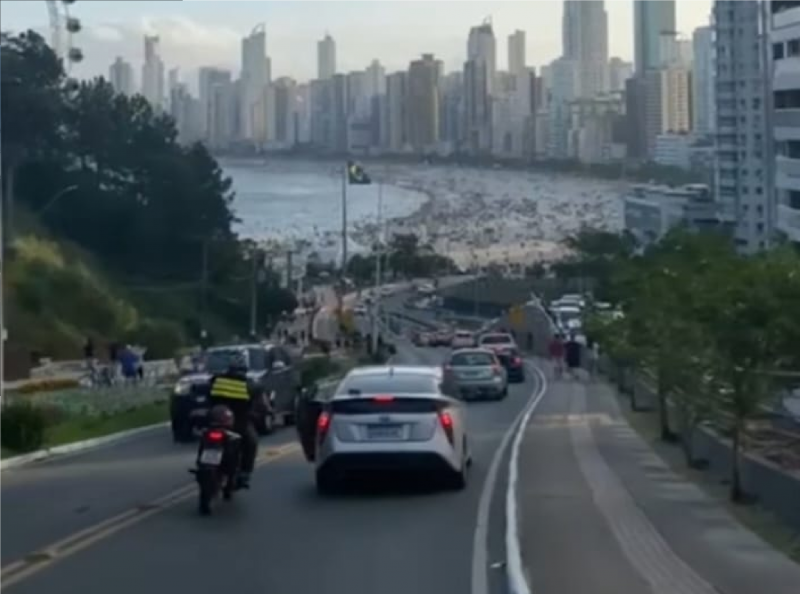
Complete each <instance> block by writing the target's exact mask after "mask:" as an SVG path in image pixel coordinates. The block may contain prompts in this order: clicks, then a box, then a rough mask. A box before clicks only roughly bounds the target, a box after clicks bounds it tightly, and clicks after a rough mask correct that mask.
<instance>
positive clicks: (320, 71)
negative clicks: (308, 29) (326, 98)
mask: <svg viewBox="0 0 800 594" xmlns="http://www.w3.org/2000/svg"><path fill="white" fill-rule="evenodd" d="M334 74H336V42H335V41H334V40H333V37H331V36H330V35H328V34H327V33H326V34H325V37H324V38H322V39H321V40H320V41H318V42H317V78H318V79H320V80H328V79H329V78H331V77H333V75H334Z"/></svg>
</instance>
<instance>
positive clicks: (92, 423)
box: [45, 402, 169, 447]
mask: <svg viewBox="0 0 800 594" xmlns="http://www.w3.org/2000/svg"><path fill="white" fill-rule="evenodd" d="M168 420H169V407H168V406H167V405H166V403H164V402H153V403H151V404H145V405H144V406H140V407H137V408H135V409H132V410H128V411H125V412H121V413H116V414H113V415H108V416H99V417H76V418H71V419H68V420H66V421H64V422H63V423H59V424H57V425H54V426H53V427H50V428H49V429H48V430H47V434H46V437H45V445H46V447H53V446H57V445H63V444H67V443H73V442H76V441H82V440H84V439H92V438H94V437H103V436H105V435H111V434H112V433H119V432H120V431H127V430H129V429H137V428H139V427H146V426H147V425H155V424H156V423H164V422H166V421H168Z"/></svg>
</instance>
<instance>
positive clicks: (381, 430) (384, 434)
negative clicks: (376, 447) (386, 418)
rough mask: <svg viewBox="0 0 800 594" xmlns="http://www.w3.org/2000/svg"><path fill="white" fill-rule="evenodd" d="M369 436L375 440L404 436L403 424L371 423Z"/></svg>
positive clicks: (387, 439)
mask: <svg viewBox="0 0 800 594" xmlns="http://www.w3.org/2000/svg"><path fill="white" fill-rule="evenodd" d="M367 437H369V438H370V439H375V440H385V441H389V440H397V439H402V437H403V426H402V425H369V426H368V427H367Z"/></svg>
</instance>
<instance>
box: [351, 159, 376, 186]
mask: <svg viewBox="0 0 800 594" xmlns="http://www.w3.org/2000/svg"><path fill="white" fill-rule="evenodd" d="M347 183H349V184H351V185H354V186H365V185H368V184H371V183H372V180H371V179H370V177H369V176H368V175H367V172H366V171H364V168H363V167H362V166H361V165H359V164H358V163H353V162H352V161H349V162H348V163H347Z"/></svg>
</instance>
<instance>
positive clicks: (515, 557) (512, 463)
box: [506, 367, 547, 594]
mask: <svg viewBox="0 0 800 594" xmlns="http://www.w3.org/2000/svg"><path fill="white" fill-rule="evenodd" d="M534 369H535V371H536V373H537V374H538V375H539V378H540V382H541V383H540V386H541V389H540V390H539V393H538V395H537V396H536V397H535V398H534V399H533V400H532V401H531V403H530V404H529V405H528V407H527V409H526V410H525V415H524V416H523V417H522V421H521V422H520V423H519V425H518V426H517V429H516V431H517V432H516V435H514V443H513V444H512V445H511V456H509V459H508V484H507V486H506V576H507V577H508V587H509V591H510V592H511V594H529V593H530V588H529V587H528V581H527V579H526V578H525V568H524V566H523V564H522V551H521V549H520V542H519V524H518V519H519V518H518V511H517V510H518V508H519V506H518V505H517V481H518V480H519V450H520V447H521V446H522V439H523V437H524V436H525V429H526V427H527V426H528V421H530V418H531V415H532V414H533V411H535V410H536V407H537V406H538V405H539V403H540V402H541V401H542V398H544V395H545V393H547V377H546V376H545V374H544V373H543V372H542V370H541V369H539V368H538V367H537V368H534Z"/></svg>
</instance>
